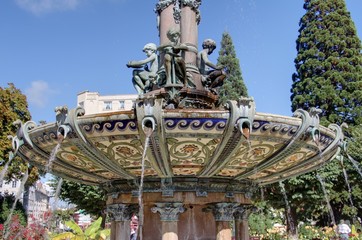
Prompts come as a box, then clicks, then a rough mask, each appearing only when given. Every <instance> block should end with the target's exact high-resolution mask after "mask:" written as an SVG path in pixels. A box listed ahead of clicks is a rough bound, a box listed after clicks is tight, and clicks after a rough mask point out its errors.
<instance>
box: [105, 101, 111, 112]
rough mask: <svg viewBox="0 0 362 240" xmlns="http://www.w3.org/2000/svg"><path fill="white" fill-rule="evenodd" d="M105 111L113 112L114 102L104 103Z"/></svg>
mask: <svg viewBox="0 0 362 240" xmlns="http://www.w3.org/2000/svg"><path fill="white" fill-rule="evenodd" d="M103 109H104V110H112V102H110V101H107V102H104V108H103Z"/></svg>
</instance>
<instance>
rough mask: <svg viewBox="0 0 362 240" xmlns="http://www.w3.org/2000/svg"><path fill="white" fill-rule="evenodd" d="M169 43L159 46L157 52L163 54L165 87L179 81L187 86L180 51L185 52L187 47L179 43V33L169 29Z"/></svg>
mask: <svg viewBox="0 0 362 240" xmlns="http://www.w3.org/2000/svg"><path fill="white" fill-rule="evenodd" d="M167 37H168V39H169V40H170V43H168V44H164V45H161V46H159V48H158V49H159V51H163V52H164V53H165V56H164V66H165V72H166V85H169V84H175V83H177V81H176V79H178V80H180V81H181V82H182V83H183V84H184V86H186V84H187V74H186V64H185V60H184V59H183V58H182V56H181V52H182V51H187V50H188V49H189V48H188V46H187V45H185V44H182V43H179V40H180V31H179V30H177V29H174V28H171V29H170V30H168V32H167Z"/></svg>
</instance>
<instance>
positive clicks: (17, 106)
mask: <svg viewBox="0 0 362 240" xmlns="http://www.w3.org/2000/svg"><path fill="white" fill-rule="evenodd" d="M0 119H1V121H0V159H8V156H7V153H8V152H9V151H10V150H12V149H11V142H10V141H9V139H8V138H7V136H8V135H15V133H16V127H15V126H14V125H13V122H14V121H16V120H17V119H20V120H21V121H23V122H26V121H28V120H30V113H29V111H28V103H27V101H26V97H25V95H23V94H22V93H21V91H20V90H19V89H17V88H15V86H14V84H11V83H9V84H8V87H7V88H2V87H0Z"/></svg>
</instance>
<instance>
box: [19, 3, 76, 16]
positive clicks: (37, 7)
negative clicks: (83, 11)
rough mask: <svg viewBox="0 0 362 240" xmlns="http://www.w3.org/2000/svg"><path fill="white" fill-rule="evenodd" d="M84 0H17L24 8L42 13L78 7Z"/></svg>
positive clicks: (38, 13)
mask: <svg viewBox="0 0 362 240" xmlns="http://www.w3.org/2000/svg"><path fill="white" fill-rule="evenodd" d="M81 1H82V0H15V2H16V4H17V5H18V6H19V7H21V8H22V9H24V10H27V11H29V12H31V13H33V14H36V15H40V14H44V13H50V12H54V11H66V10H74V9H76V8H77V7H78V6H79V5H80V3H81Z"/></svg>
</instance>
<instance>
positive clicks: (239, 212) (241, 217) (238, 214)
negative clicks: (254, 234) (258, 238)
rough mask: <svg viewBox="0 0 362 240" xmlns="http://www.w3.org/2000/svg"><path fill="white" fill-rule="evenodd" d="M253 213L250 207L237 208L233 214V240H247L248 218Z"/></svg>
mask: <svg viewBox="0 0 362 240" xmlns="http://www.w3.org/2000/svg"><path fill="white" fill-rule="evenodd" d="M252 211H253V207H252V206H250V205H244V206H239V207H237V208H236V211H235V212H234V218H235V240H249V222H248V219H249V216H250V214H251V213H252Z"/></svg>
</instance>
